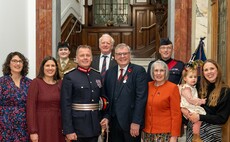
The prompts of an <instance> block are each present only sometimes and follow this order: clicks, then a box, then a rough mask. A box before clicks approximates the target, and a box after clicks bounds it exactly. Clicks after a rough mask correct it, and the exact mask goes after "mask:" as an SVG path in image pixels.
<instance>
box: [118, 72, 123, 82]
mask: <svg viewBox="0 0 230 142" xmlns="http://www.w3.org/2000/svg"><path fill="white" fill-rule="evenodd" d="M123 70H124V69H120V75H119V77H118V80H119V81H120V80H121V79H122V76H123Z"/></svg>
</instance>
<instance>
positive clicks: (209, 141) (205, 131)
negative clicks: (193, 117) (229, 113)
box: [186, 121, 222, 142]
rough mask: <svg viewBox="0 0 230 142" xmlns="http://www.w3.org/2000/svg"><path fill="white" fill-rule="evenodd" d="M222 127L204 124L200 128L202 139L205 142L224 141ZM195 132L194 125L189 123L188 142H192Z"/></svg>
mask: <svg viewBox="0 0 230 142" xmlns="http://www.w3.org/2000/svg"><path fill="white" fill-rule="evenodd" d="M221 136H222V127H221V125H213V124H209V123H206V122H202V124H201V128H200V137H201V139H202V140H203V141H204V142H221V141H222V137H221ZM192 137H193V132H192V123H191V122H190V121H189V122H188V124H187V130H186V142H192Z"/></svg>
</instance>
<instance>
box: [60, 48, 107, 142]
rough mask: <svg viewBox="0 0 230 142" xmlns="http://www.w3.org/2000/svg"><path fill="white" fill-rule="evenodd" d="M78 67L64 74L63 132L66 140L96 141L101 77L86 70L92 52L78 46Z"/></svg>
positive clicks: (99, 128) (99, 129)
mask: <svg viewBox="0 0 230 142" xmlns="http://www.w3.org/2000/svg"><path fill="white" fill-rule="evenodd" d="M76 62H77V63H78V67H77V68H76V69H73V70H71V71H69V72H68V73H66V74H65V75H64V79H63V82H62V88H61V111H62V125H63V133H64V135H66V138H67V140H71V141H76V142H97V140H98V136H99V135H100V133H101V127H100V121H101V112H100V111H99V103H98V102H99V100H100V96H102V94H103V90H102V82H101V75H100V73H99V72H97V71H96V70H94V69H92V68H91V67H90V64H91V62H92V51H91V48H90V47H89V46H87V45H80V46H79V47H78V48H77V51H76Z"/></svg>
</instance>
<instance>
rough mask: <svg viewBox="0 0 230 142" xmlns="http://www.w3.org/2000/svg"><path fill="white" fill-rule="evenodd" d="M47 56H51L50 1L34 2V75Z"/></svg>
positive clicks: (37, 0)
mask: <svg viewBox="0 0 230 142" xmlns="http://www.w3.org/2000/svg"><path fill="white" fill-rule="evenodd" d="M47 55H52V0H36V73H38V71H39V67H40V64H41V62H42V60H43V58H44V57H45V56H47Z"/></svg>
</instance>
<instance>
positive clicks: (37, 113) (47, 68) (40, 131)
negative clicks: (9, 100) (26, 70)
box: [27, 56, 64, 142]
mask: <svg viewBox="0 0 230 142" xmlns="http://www.w3.org/2000/svg"><path fill="white" fill-rule="evenodd" d="M60 86H61V81H60V76H59V73H58V67H57V61H56V60H55V59H54V58H53V57H51V56H48V57H46V58H45V59H44V60H43V61H42V63H41V66H40V70H39V74H38V76H37V78H35V79H34V80H33V81H32V82H31V85H30V87H29V92H28V99H27V123H28V131H29V134H30V140H31V141H32V142H38V141H39V142H64V136H63V135H62V132H61V130H62V128H61V116H60V115H61V112H60Z"/></svg>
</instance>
